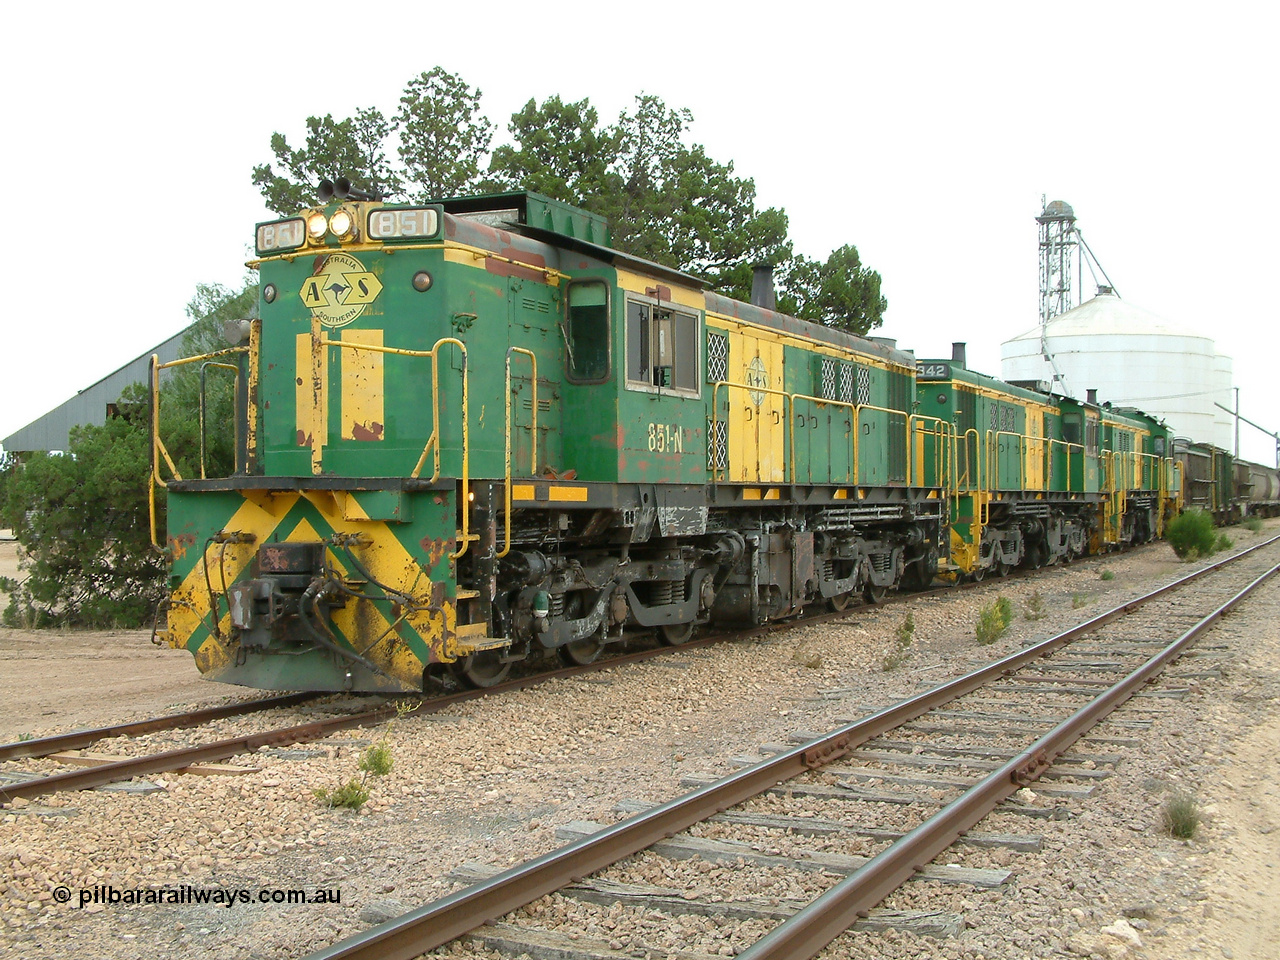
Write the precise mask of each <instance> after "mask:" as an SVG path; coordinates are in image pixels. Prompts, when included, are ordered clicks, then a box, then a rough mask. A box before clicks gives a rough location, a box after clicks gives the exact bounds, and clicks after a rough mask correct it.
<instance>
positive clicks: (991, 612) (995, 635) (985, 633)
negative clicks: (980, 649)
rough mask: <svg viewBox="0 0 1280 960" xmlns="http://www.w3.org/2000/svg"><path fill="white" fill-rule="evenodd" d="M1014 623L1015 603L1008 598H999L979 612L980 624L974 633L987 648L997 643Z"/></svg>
mask: <svg viewBox="0 0 1280 960" xmlns="http://www.w3.org/2000/svg"><path fill="white" fill-rule="evenodd" d="M1011 623H1013V602H1012V601H1011V600H1010V599H1009V598H1008V597H997V598H996V599H995V600H993V601H992V602H991V603H989V604H987V605H986V606H985V607H983V608H982V609H981V610H980V611H979V612H978V622H977V623H976V624H974V627H973V632H974V634H975V635H976V636H977V638H978V643H980V644H982V645H983V646H986V645H987V644H989V643H995V642H996V640H998V639H999V638H1000V636H1001V634H1003V633H1004V632H1005V631H1006V630H1008V629H1009V624H1011Z"/></svg>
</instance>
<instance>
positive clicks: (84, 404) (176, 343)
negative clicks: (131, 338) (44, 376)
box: [0, 327, 191, 453]
mask: <svg viewBox="0 0 1280 960" xmlns="http://www.w3.org/2000/svg"><path fill="white" fill-rule="evenodd" d="M189 329H191V328H190V327H187V328H186V329H184V330H181V331H179V332H178V333H175V334H174V335H173V336H172V337H170V338H169V339H168V340H166V341H165V342H164V343H162V344H160V345H159V346H158V347H156V348H155V349H154V350H148V351H147V352H146V353H144V354H143V355H142V356H140V357H138V358H137V359H136V360H131V361H130V362H129V363H126V364H125V365H124V366H123V367H121V368H120V369H119V370H117V371H115V373H109V374H107V375H106V376H105V377H103V378H102V379H101V380H99V381H98V382H97V383H95V384H93V386H90V387H85V388H84V389H83V390H81V391H80V392H79V393H77V394H76V395H75V396H74V397H72V398H71V399H70V400H68V401H67V402H66V403H64V404H62V405H61V406H58V407H54V408H53V409H52V410H50V411H49V412H48V413H46V414H45V415H44V416H43V417H40V418H39V419H38V420H33V421H31V422H30V423H29V424H27V425H26V426H25V427H23V428H22V429H21V430H18V431H17V432H16V433H13V434H11V435H10V436H7V437H5V438H4V441H3V442H2V443H0V446H3V447H4V449H5V450H8V451H9V452H10V453H30V452H31V451H34V450H66V449H67V448H68V447H69V446H70V443H71V441H70V435H71V428H72V427H75V426H79V425H80V424H85V423H96V424H102V423H105V422H106V419H107V405H108V404H111V403H115V402H116V401H117V400H119V399H120V393H121V391H123V390H124V388H125V387H127V386H129V384H131V383H146V382H147V367H148V365H149V364H150V362H151V355H152V354H153V353H154V354H158V355H159V356H160V362H161V363H167V362H168V361H170V360H177V359H178V357H179V355H180V354H181V346H182V338H183V336H184V335H185V334H186V332H187V330H189Z"/></svg>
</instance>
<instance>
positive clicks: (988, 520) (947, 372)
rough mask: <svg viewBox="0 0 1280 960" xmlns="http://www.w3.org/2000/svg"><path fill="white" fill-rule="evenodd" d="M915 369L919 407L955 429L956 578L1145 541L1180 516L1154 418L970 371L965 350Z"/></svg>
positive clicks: (949, 480)
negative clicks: (1176, 515)
mask: <svg viewBox="0 0 1280 960" xmlns="http://www.w3.org/2000/svg"><path fill="white" fill-rule="evenodd" d="M916 371H917V380H916V391H917V396H918V400H919V402H918V406H917V409H918V411H919V412H920V413H921V414H925V415H928V416H930V417H936V418H938V419H939V420H940V421H942V422H943V423H947V424H951V425H953V426H954V439H953V445H952V453H951V454H950V457H949V460H950V462H949V463H948V464H945V465H944V470H943V474H944V488H945V489H946V490H947V492H948V494H949V496H948V502H949V504H950V524H949V528H950V542H949V544H948V546H949V558H950V561H951V566H952V567H953V569H954V571H955V572H956V573H958V574H960V575H963V576H967V577H969V578H970V579H974V580H981V579H982V578H983V577H984V576H986V575H987V574H988V573H992V572H994V573H996V574H999V575H1004V574H1006V573H1008V572H1009V570H1010V569H1011V568H1013V567H1016V566H1023V565H1026V566H1031V567H1038V566H1042V565H1044V564H1046V563H1057V562H1061V561H1067V562H1069V561H1070V560H1072V559H1074V558H1075V557H1078V556H1081V555H1083V554H1086V553H1099V552H1102V551H1104V550H1108V549H1113V548H1116V547H1119V546H1124V545H1130V544H1134V543H1145V542H1146V541H1148V540H1151V539H1153V538H1154V537H1158V536H1160V535H1161V533H1162V532H1163V529H1164V524H1165V523H1166V522H1167V521H1168V519H1169V518H1170V517H1171V516H1173V515H1174V514H1176V513H1177V511H1178V510H1179V509H1180V507H1181V504H1180V496H1181V474H1180V470H1179V467H1178V465H1177V464H1176V463H1175V461H1174V460H1173V459H1172V449H1171V442H1172V441H1171V436H1170V434H1169V431H1168V429H1167V428H1166V427H1165V426H1164V425H1163V424H1162V423H1161V422H1159V421H1157V420H1154V419H1153V418H1151V417H1148V416H1147V415H1146V414H1143V413H1141V412H1140V411H1137V410H1132V409H1123V410H1119V409H1118V410H1112V409H1111V408H1110V406H1109V405H1105V406H1100V405H1099V404H1098V403H1097V402H1096V401H1095V400H1094V399H1093V398H1092V397H1090V398H1089V399H1087V400H1085V401H1078V400H1074V399H1072V398H1069V397H1061V396H1054V395H1052V394H1051V393H1049V392H1048V389H1047V387H1046V386H1044V385H1042V384H1030V383H1028V384H1013V383H1006V382H1004V381H1001V380H997V379H995V378H994V377H989V376H986V375H984V374H981V373H978V372H977V371H974V370H970V369H969V368H968V366H967V365H966V362H965V350H964V344H960V343H957V344H955V345H954V347H953V350H952V356H951V357H950V358H949V359H946V360H920V361H918V362H917V366H916Z"/></svg>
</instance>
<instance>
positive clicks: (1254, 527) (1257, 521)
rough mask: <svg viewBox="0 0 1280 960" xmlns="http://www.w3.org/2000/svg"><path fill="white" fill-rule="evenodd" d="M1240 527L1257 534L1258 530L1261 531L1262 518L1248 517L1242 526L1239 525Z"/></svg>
mask: <svg viewBox="0 0 1280 960" xmlns="http://www.w3.org/2000/svg"><path fill="white" fill-rule="evenodd" d="M1241 526H1243V527H1244V528H1245V529H1246V530H1249V531H1252V532H1253V533H1257V532H1258V531H1259V530H1261V529H1262V518H1261V517H1249V518H1247V519H1246V520H1245V521H1244V523H1243V524H1241Z"/></svg>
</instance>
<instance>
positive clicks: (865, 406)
mask: <svg viewBox="0 0 1280 960" xmlns="http://www.w3.org/2000/svg"><path fill="white" fill-rule="evenodd" d="M863 410H871V411H872V412H875V413H887V414H890V415H892V416H895V417H902V430H903V442H904V443H905V444H906V448H907V451H908V454H909V452H910V450H911V427H910V423H909V420H910V415H909V414H908V413H907V412H906V411H905V410H891V409H889V408H888V407H877V406H874V405H872V404H870V403H862V404H859V405H858V406H856V407H855V408H854V417H853V464H854V468H853V475H854V483H857V482H858V481H857V476H858V468H859V467H861V466H862V461H861V460H860V459H859V458H858V452H859V451H858V437H859V435H860V434H861V433H862V431H861V430H860V429H859V427H860V426H861V425H862V411H863ZM909 470H910V467H908V471H909Z"/></svg>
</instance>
